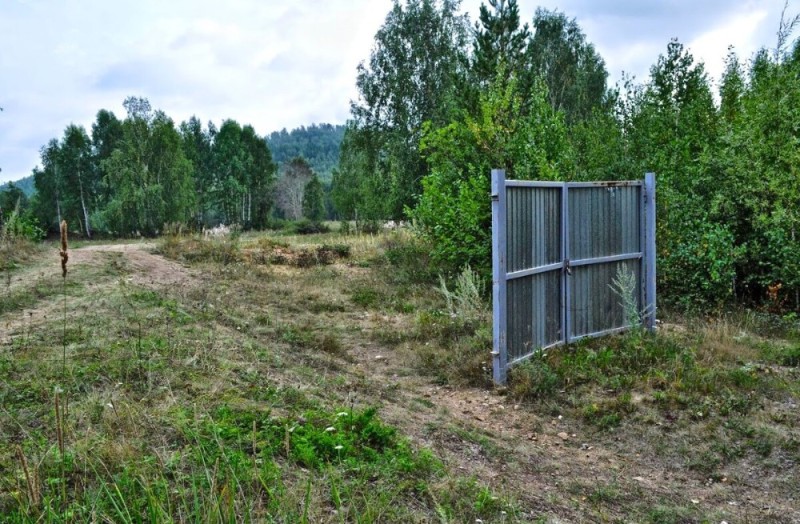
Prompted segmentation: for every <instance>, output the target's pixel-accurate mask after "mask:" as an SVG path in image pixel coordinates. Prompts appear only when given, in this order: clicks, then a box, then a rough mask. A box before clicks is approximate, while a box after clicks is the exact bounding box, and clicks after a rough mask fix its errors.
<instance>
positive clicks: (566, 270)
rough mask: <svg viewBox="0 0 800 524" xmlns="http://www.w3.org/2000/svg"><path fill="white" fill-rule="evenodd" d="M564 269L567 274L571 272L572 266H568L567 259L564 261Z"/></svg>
mask: <svg viewBox="0 0 800 524" xmlns="http://www.w3.org/2000/svg"><path fill="white" fill-rule="evenodd" d="M564 271H565V272H566V273H567V275H571V274H572V268H571V267H570V266H569V259H566V260H565V261H564Z"/></svg>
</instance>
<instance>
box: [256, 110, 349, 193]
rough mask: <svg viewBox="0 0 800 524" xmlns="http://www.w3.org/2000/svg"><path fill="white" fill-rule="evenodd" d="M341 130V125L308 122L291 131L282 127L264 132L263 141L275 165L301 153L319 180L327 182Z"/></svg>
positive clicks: (339, 140) (334, 160)
mask: <svg viewBox="0 0 800 524" xmlns="http://www.w3.org/2000/svg"><path fill="white" fill-rule="evenodd" d="M344 132H345V126H343V125H332V124H311V125H310V126H300V127H298V128H296V129H292V130H291V131H287V130H286V129H285V128H284V129H282V130H280V131H274V132H272V133H270V134H269V135H267V137H266V140H267V146H269V150H270V152H271V153H272V159H273V160H274V162H275V163H276V164H278V165H280V164H283V163H285V162H288V161H290V160H291V159H293V158H296V157H299V156H301V157H303V158H305V159H306V160H307V161H308V164H309V165H310V166H311V169H313V170H314V172H315V173H317V174H318V175H319V178H320V181H321V182H323V183H330V181H331V177H332V176H333V169H334V168H335V167H336V164H337V163H338V161H339V149H340V146H341V143H342V139H343V138H344Z"/></svg>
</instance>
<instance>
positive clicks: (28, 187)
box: [0, 175, 36, 197]
mask: <svg viewBox="0 0 800 524" xmlns="http://www.w3.org/2000/svg"><path fill="white" fill-rule="evenodd" d="M12 183H13V184H14V185H15V186H17V187H18V188H20V189H21V190H22V192H23V193H25V196H28V197H29V196H31V195H32V194H33V193H34V192H36V187H35V186H34V185H33V175H30V176H26V177H25V178H21V179H19V180H13V181H12V182H4V183H2V184H0V191H4V190H5V189H6V188H7V187H8V186H9V184H12Z"/></svg>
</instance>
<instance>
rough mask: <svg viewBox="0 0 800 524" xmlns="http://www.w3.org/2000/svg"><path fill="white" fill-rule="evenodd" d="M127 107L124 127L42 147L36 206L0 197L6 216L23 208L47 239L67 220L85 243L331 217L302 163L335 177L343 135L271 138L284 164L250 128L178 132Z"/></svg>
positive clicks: (76, 134) (69, 136)
mask: <svg viewBox="0 0 800 524" xmlns="http://www.w3.org/2000/svg"><path fill="white" fill-rule="evenodd" d="M123 106H124V107H125V109H126V111H127V117H126V118H124V119H119V118H118V117H117V116H116V115H115V114H114V113H113V112H111V111H108V110H105V109H102V110H100V111H99V112H98V113H97V117H96V119H95V122H94V123H93V124H92V127H91V130H90V132H87V130H86V129H84V128H83V127H82V126H77V125H73V124H71V125H69V126H67V128H66V129H65V130H64V135H63V136H62V137H61V138H60V139H52V140H50V142H48V143H47V144H46V145H45V146H44V147H42V150H41V165H40V166H37V167H36V168H35V169H34V171H33V175H32V177H31V178H30V180H31V181H32V182H33V185H34V186H35V190H36V191H35V193H34V194H33V196H32V197H31V198H30V199H29V198H28V195H29V194H30V193H29V192H27V191H24V190H22V189H23V187H22V185H12V186H10V187H9V188H8V189H7V190H6V191H3V192H2V193H0V204H2V203H5V210H4V213H5V215H8V213H10V212H11V211H12V208H13V207H14V206H16V202H20V204H21V205H20V207H21V209H20V211H24V212H25V213H26V214H27V215H26V216H30V217H31V218H34V219H35V220H37V221H38V224H39V226H40V227H42V228H44V229H45V230H46V231H48V230H49V231H56V230H57V228H58V224H59V223H60V221H61V220H62V219H67V221H68V222H69V223H70V225H71V226H70V227H71V229H73V230H75V231H80V232H81V233H82V234H83V235H85V236H86V237H92V236H93V235H95V234H97V233H100V234H103V235H109V236H130V235H156V234H158V233H159V232H160V231H161V230H163V228H164V225H165V224H169V223H182V224H187V225H193V226H196V227H202V226H208V225H215V224H219V223H226V224H239V225H241V226H242V227H244V228H246V229H249V228H265V227H267V226H268V225H269V224H270V221H271V220H272V219H273V218H274V217H276V216H277V217H280V218H292V219H297V218H302V217H303V216H308V217H309V218H313V219H314V220H320V219H322V218H325V216H326V215H327V210H326V206H325V198H326V197H325V190H324V187H323V185H322V183H321V182H320V180H319V179H318V177H317V173H315V171H314V164H313V163H311V162H309V161H307V160H306V159H305V158H304V157H308V158H311V159H314V161H315V162H317V163H316V165H317V166H319V168H320V169H328V167H326V166H327V165H328V164H329V163H330V157H331V155H337V156H338V140H339V139H340V138H339V137H340V136H341V134H342V132H343V131H342V128H341V126H338V127H337V126H332V125H329V124H320V125H319V126H317V125H312V126H310V127H308V128H300V129H298V130H293V131H292V132H290V133H287V132H286V131H285V130H284V131H282V132H280V133H277V134H273V135H274V137H275V138H274V139H273V140H272V141H273V142H274V146H273V147H274V148H275V151H276V152H277V154H278V155H280V158H281V159H285V160H281V161H279V162H276V161H275V159H274V158H273V154H272V152H271V151H270V147H268V142H267V140H266V139H265V138H264V137H261V136H259V135H258V134H257V133H256V132H255V130H254V129H253V127H252V126H250V125H244V126H243V125H240V124H239V123H238V122H236V121H234V120H225V121H224V122H222V124H221V125H220V127H219V128H217V127H216V126H215V125H214V124H213V123H209V124H208V125H206V126H203V124H202V123H201V122H200V121H199V120H198V119H197V118H196V117H192V118H190V119H189V120H188V121H186V122H182V123H181V124H180V125H176V124H175V122H174V121H173V120H172V119H171V118H170V117H169V116H167V115H166V114H165V113H164V112H163V111H154V110H153V109H152V108H151V106H150V103H149V101H148V100H147V99H144V98H136V97H129V98H128V99H126V100H125V102H124V103H123ZM318 151H323V152H324V154H318ZM25 180H28V179H25ZM306 189H309V191H308V195H306Z"/></svg>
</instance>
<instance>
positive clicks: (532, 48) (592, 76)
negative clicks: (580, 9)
mask: <svg viewBox="0 0 800 524" xmlns="http://www.w3.org/2000/svg"><path fill="white" fill-rule="evenodd" d="M533 27H534V33H533V36H532V37H531V39H530V41H529V43H528V47H527V50H526V58H527V62H528V64H530V67H531V68H532V71H533V72H534V73H535V75H534V77H531V76H525V77H522V80H523V81H524V82H527V83H528V84H529V83H530V82H532V81H533V78H535V76H539V77H541V78H543V79H544V81H545V84H546V85H547V92H548V96H549V100H550V105H552V106H553V108H554V109H556V110H557V111H563V112H564V114H565V116H566V119H567V123H568V124H572V123H574V122H578V121H580V120H585V119H587V118H589V117H590V116H591V114H592V111H593V109H594V108H596V107H598V106H600V105H602V104H603V103H604V101H605V96H606V80H607V78H608V72H607V71H606V66H605V62H604V61H603V59H602V58H601V57H600V55H599V54H598V53H597V51H596V50H595V48H594V45H592V44H591V43H589V42H588V41H587V40H586V35H585V34H584V33H583V30H581V28H580V26H579V25H578V23H577V22H576V21H575V19H574V18H573V19H569V18H567V16H566V15H565V14H564V13H561V12H558V11H548V10H547V9H543V8H538V9H537V10H536V14H535V16H534V18H533ZM527 88H528V85H523V89H527Z"/></svg>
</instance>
